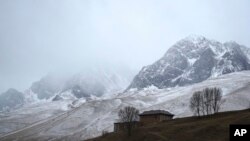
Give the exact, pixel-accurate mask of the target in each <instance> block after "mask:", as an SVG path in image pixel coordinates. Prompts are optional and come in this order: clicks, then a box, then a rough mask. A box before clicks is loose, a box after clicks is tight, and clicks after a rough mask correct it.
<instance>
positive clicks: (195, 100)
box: [189, 91, 202, 116]
mask: <svg viewBox="0 0 250 141" xmlns="http://www.w3.org/2000/svg"><path fill="white" fill-rule="evenodd" d="M189 107H190V109H191V110H192V111H193V112H194V114H195V115H197V116H200V115H201V112H202V92H201V91H197V92H194V94H193V96H192V97H191V99H190V106H189Z"/></svg>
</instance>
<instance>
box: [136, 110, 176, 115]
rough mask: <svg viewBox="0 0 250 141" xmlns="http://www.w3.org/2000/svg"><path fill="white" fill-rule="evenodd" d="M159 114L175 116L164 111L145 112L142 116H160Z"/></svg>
mask: <svg viewBox="0 0 250 141" xmlns="http://www.w3.org/2000/svg"><path fill="white" fill-rule="evenodd" d="M158 114H162V115H168V116H174V115H173V114H171V113H170V112H168V111H164V110H151V111H144V112H143V113H141V114H140V116H145V115H158Z"/></svg>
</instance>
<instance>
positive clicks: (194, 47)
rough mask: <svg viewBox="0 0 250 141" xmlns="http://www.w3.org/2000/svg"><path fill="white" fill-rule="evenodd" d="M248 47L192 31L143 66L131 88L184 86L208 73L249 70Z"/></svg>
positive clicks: (199, 80) (196, 81)
mask: <svg viewBox="0 0 250 141" xmlns="http://www.w3.org/2000/svg"><path fill="white" fill-rule="evenodd" d="M247 56H249V49H248V48H246V47H244V46H241V45H239V44H238V43H236V42H226V43H220V42H218V41H215V40H210V39H207V38H205V37H203V36H197V35H191V36H188V37H186V38H184V39H182V40H180V41H178V42H177V43H176V44H174V45H173V46H171V47H170V48H169V49H168V50H167V52H166V53H165V54H164V56H163V57H162V58H161V59H159V60H158V61H156V62H155V63H154V64H152V65H149V66H146V67H143V69H142V70H141V71H140V72H139V74H138V75H136V76H135V78H134V80H133V81H132V83H131V85H130V86H129V87H128V89H130V88H139V89H141V88H144V87H148V86H151V85H154V86H156V87H158V88H165V87H175V86H184V85H188V84H193V83H198V82H201V81H204V80H206V79H208V78H210V77H217V76H219V75H222V74H226V73H231V72H236V71H242V70H249V69H250V64H249V59H248V57H247Z"/></svg>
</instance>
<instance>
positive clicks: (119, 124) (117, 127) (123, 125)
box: [114, 121, 141, 132]
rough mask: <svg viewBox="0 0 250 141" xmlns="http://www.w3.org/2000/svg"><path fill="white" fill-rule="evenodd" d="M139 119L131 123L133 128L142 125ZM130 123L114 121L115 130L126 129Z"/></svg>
mask: <svg viewBox="0 0 250 141" xmlns="http://www.w3.org/2000/svg"><path fill="white" fill-rule="evenodd" d="M140 124H141V123H140V122H139V121H133V122H132V123H131V126H132V128H136V127H139V126H140ZM127 125H128V122H116V123H114V132H119V131H125V130H126V129H127V128H126V126H127Z"/></svg>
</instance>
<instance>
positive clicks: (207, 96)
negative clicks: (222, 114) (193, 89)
mask: <svg viewBox="0 0 250 141" xmlns="http://www.w3.org/2000/svg"><path fill="white" fill-rule="evenodd" d="M203 101H204V107H205V113H206V115H209V114H212V101H213V89H211V88H205V89H203Z"/></svg>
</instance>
